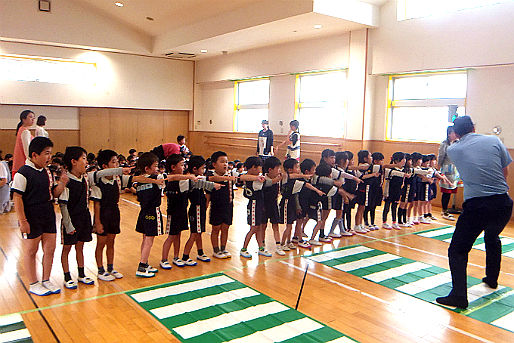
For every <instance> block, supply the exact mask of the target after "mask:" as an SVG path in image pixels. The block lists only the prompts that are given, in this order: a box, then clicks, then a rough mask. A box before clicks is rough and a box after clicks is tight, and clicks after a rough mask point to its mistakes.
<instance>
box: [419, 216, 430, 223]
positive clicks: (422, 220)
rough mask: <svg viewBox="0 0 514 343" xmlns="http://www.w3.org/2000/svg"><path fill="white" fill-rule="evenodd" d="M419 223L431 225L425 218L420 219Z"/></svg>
mask: <svg viewBox="0 0 514 343" xmlns="http://www.w3.org/2000/svg"><path fill="white" fill-rule="evenodd" d="M419 222H420V223H421V224H431V223H432V221H431V220H430V219H429V218H425V217H423V218H421V219H420V220H419Z"/></svg>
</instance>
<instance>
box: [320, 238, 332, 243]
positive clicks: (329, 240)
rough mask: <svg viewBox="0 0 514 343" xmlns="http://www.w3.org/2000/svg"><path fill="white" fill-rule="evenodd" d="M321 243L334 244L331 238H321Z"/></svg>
mask: <svg viewBox="0 0 514 343" xmlns="http://www.w3.org/2000/svg"><path fill="white" fill-rule="evenodd" d="M319 241H320V242H323V243H330V242H332V240H331V239H330V238H328V237H320V238H319Z"/></svg>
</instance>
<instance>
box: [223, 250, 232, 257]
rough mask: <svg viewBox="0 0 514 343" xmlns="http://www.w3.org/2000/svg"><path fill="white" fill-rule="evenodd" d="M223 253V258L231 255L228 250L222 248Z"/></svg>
mask: <svg viewBox="0 0 514 343" xmlns="http://www.w3.org/2000/svg"><path fill="white" fill-rule="evenodd" d="M222 253H223V255H225V258H231V257H232V254H231V253H229V252H228V250H226V249H225V250H223V251H222Z"/></svg>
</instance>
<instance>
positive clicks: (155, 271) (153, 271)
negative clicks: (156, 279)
mask: <svg viewBox="0 0 514 343" xmlns="http://www.w3.org/2000/svg"><path fill="white" fill-rule="evenodd" d="M146 270H147V271H148V272H150V273H154V274H155V273H157V272H159V269H157V268H154V267H152V266H151V265H148V267H146Z"/></svg>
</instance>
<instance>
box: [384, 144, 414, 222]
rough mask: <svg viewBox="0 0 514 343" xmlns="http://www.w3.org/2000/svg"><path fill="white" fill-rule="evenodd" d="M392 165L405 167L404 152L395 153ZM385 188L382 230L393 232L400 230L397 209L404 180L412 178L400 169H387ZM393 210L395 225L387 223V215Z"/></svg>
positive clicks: (385, 172)
mask: <svg viewBox="0 0 514 343" xmlns="http://www.w3.org/2000/svg"><path fill="white" fill-rule="evenodd" d="M391 163H395V164H399V165H400V166H402V167H403V166H404V165H405V154H404V153H403V152H395V153H394V154H393V156H392V157H391ZM384 175H385V186H384V199H385V203H384V211H383V213H382V222H383V223H382V228H384V229H387V230H391V229H395V230H400V226H399V225H398V223H397V221H396V208H397V206H398V201H399V200H400V196H401V192H402V185H403V180H404V179H405V178H410V174H406V173H404V172H402V171H401V169H400V168H386V169H385V171H384ZM389 209H391V216H392V217H393V225H392V226H391V225H389V224H388V223H387V215H388V213H389Z"/></svg>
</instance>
